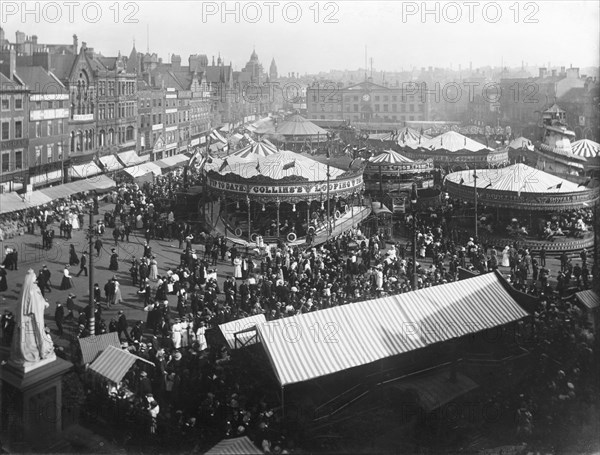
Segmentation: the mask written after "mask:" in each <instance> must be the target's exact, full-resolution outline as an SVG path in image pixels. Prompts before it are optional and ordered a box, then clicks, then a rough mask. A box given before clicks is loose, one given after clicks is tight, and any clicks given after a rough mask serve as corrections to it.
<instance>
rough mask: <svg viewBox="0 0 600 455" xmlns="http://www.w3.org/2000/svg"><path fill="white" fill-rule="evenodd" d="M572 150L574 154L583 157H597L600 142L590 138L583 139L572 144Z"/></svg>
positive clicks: (599, 150) (599, 151)
mask: <svg viewBox="0 0 600 455" xmlns="http://www.w3.org/2000/svg"><path fill="white" fill-rule="evenodd" d="M571 151H572V152H573V154H574V155H578V156H581V157H583V158H586V159H587V158H595V157H597V156H598V154H599V153H600V144H598V143H597V142H594V141H590V140H589V139H581V140H579V141H575V142H573V143H572V144H571Z"/></svg>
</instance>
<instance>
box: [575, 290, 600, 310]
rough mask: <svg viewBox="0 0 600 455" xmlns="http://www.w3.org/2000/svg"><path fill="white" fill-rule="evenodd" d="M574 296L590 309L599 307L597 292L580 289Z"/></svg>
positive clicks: (599, 299) (599, 301)
mask: <svg viewBox="0 0 600 455" xmlns="http://www.w3.org/2000/svg"><path fill="white" fill-rule="evenodd" d="M575 296H576V297H577V300H579V301H580V302H581V304H582V305H584V306H585V307H586V308H589V309H590V310H593V309H594V308H598V307H600V297H598V294H596V292H594V291H592V290H591V289H588V290H587V291H580V292H578V293H576V294H575Z"/></svg>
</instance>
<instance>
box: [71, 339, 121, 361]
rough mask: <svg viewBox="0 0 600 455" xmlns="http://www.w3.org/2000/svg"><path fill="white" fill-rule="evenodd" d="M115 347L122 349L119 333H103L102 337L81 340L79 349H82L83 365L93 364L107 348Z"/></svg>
mask: <svg viewBox="0 0 600 455" xmlns="http://www.w3.org/2000/svg"><path fill="white" fill-rule="evenodd" d="M109 346H114V347H115V348H117V349H121V342H120V341H119V335H118V334H117V332H109V333H103V334H102V335H93V336H89V337H84V338H79V348H80V349H81V363H83V364H84V365H85V364H86V363H92V362H93V361H94V360H96V357H98V356H99V355H100V354H101V353H102V352H103V351H104V350H105V349H106V348H108V347H109Z"/></svg>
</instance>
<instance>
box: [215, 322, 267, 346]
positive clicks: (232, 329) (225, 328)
mask: <svg viewBox="0 0 600 455" xmlns="http://www.w3.org/2000/svg"><path fill="white" fill-rule="evenodd" d="M266 321H267V320H266V319H265V315H264V314H257V315H254V316H249V317H247V318H242V319H236V320H235V321H230V322H226V323H225V324H221V325H219V330H221V333H222V334H223V337H224V338H225V341H226V342H227V344H228V345H229V348H230V349H237V348H239V347H241V346H240V345H239V343H240V342H241V343H242V344H243V345H244V346H249V345H251V344H255V343H256V341H257V340H256V339H254V340H253V339H252V338H253V337H254V336H255V334H256V332H255V331H249V332H244V333H239V332H242V331H244V330H247V329H252V328H255V327H256V326H257V325H258V324H263V323H265V322H266ZM236 333H238V337H237V339H238V343H237V345H236V341H235V340H236V338H235V334H236Z"/></svg>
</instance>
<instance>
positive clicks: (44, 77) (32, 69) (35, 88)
mask: <svg viewBox="0 0 600 455" xmlns="http://www.w3.org/2000/svg"><path fill="white" fill-rule="evenodd" d="M16 73H17V76H18V77H19V79H21V80H22V81H23V83H24V84H25V85H26V86H27V87H28V88H29V89H30V90H31V91H32V92H34V93H53V94H55V93H56V94H58V93H67V90H66V89H65V87H64V85H62V84H61V83H60V82H58V81H57V80H56V79H55V78H53V77H52V76H51V75H50V74H49V73H48V72H47V71H46V70H45V69H44V68H42V67H41V66H17V71H16Z"/></svg>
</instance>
